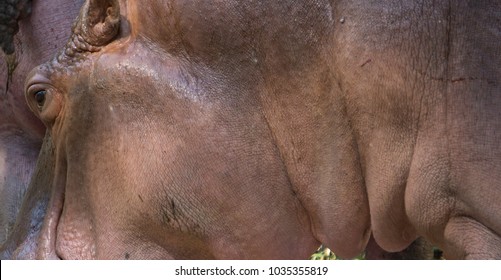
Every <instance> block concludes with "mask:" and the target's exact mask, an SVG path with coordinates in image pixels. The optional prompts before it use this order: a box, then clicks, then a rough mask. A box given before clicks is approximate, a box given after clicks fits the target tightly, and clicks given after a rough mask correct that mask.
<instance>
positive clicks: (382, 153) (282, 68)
mask: <svg viewBox="0 0 501 280" xmlns="http://www.w3.org/2000/svg"><path fill="white" fill-rule="evenodd" d="M500 9H501V4H500V3H498V1H488V0H482V1H475V2H473V1H471V2H468V1H460V3H458V2H455V1H445V2H444V1H442V2H438V1H428V0H420V1H410V0H409V1H334V0H332V1H327V0H318V1H290V2H289V1H249V2H241V1H221V2H218V3H217V5H215V4H213V3H206V2H204V1H169V0H163V1H162V0H156V1H150V2H148V5H144V3H143V4H141V3H140V2H139V1H112V0H109V1H91V0H89V1H87V2H85V4H84V5H83V7H82V9H81V11H80V15H79V17H78V19H77V22H76V24H75V25H74V26H73V29H72V34H71V36H70V39H69V41H68V43H67V44H66V46H65V47H64V48H62V49H61V51H60V52H59V53H58V54H57V56H56V57H55V58H54V59H52V60H50V61H48V62H46V63H44V64H42V65H40V66H38V67H36V68H34V69H33V70H32V71H31V72H30V74H28V76H27V79H26V82H25V84H24V90H25V97H26V101H27V104H28V106H29V107H30V108H31V110H32V111H33V113H34V114H35V115H36V116H37V117H38V118H39V119H40V120H41V121H42V122H43V123H44V125H45V126H46V127H47V134H46V136H45V138H44V143H43V147H42V149H41V154H40V156H39V158H38V162H37V166H36V171H35V172H34V175H33V177H32V179H31V182H30V186H29V188H28V191H27V194H26V199H25V202H24V203H23V205H22V207H21V209H20V214H19V216H18V223H17V224H16V226H15V227H14V229H13V231H14V232H15V234H11V235H10V237H9V239H8V240H7V242H6V243H5V244H4V245H3V247H2V251H1V253H0V256H1V257H2V258H40V259H123V258H126V259H128V258H133V259H171V258H176V259H186V258H217V259H283V258H299V259H304V258H307V257H308V255H309V254H311V252H313V250H314V249H315V248H316V247H318V245H319V244H320V243H322V244H325V245H326V246H327V247H329V248H331V249H332V250H333V251H334V252H336V254H338V255H340V256H341V257H342V258H351V257H354V256H355V255H357V254H358V253H359V252H361V251H362V250H364V248H365V247H366V246H367V244H368V243H369V248H372V247H373V246H374V243H375V246H376V248H379V247H381V248H382V249H383V250H385V251H389V252H397V251H401V250H404V249H405V248H406V247H408V246H409V245H410V244H411V243H413V242H414V241H415V240H416V238H418V237H423V238H425V239H426V240H428V241H429V242H431V243H433V244H436V245H437V246H439V247H440V248H442V249H443V250H444V256H445V257H446V258H452V259H454V258H459V259H462V258H466V259H491V258H494V259H499V258H501V216H500V214H499V213H501V204H500V203H498V202H499V201H501V189H500V182H501V177H500V176H501V175H499V174H501V146H500V145H499V143H501V132H500V131H501V110H500V108H501V96H500V94H499V93H500V87H501V86H500V83H499V82H500V80H499V79H500V78H499V77H501V75H500V74H501V73H499V72H500V71H501V70H500V69H501V68H499V66H498V65H500V63H501V61H500V60H501V57H500V56H499V49H500V47H501V40H499V39H501V38H500V37H501V30H500V29H499V24H498V22H499V21H500V20H501V18H500V17H501V15H500V14H499V13H497V12H496V11H499V10H500ZM30 225H31V226H30ZM371 235H372V236H373V238H374V239H373V240H371V241H370V242H369V238H370V237H371ZM415 244H418V245H417V246H421V245H420V244H421V243H419V242H417V243H415ZM413 246H414V245H413ZM376 250H377V249H376ZM374 255H377V254H374ZM376 258H377V257H376ZM383 258H384V257H383Z"/></svg>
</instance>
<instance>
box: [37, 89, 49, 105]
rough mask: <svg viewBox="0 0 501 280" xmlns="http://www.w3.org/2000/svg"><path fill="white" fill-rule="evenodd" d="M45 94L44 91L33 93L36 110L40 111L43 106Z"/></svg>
mask: <svg viewBox="0 0 501 280" xmlns="http://www.w3.org/2000/svg"><path fill="white" fill-rule="evenodd" d="M46 94H47V91H46V90H39V91H37V92H35V101H36V102H37V105H38V108H39V109H41V108H42V107H43V105H44V104H45V95H46Z"/></svg>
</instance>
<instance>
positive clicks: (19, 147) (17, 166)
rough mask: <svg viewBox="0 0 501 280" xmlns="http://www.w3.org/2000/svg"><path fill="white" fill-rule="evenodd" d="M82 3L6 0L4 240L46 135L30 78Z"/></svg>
mask: <svg viewBox="0 0 501 280" xmlns="http://www.w3.org/2000/svg"><path fill="white" fill-rule="evenodd" d="M82 2H83V1H67V0H64V1H63V0H50V1H36V2H35V3H33V5H31V1H22V0H21V1H17V0H13V1H10V0H9V1H1V3H0V42H1V47H2V48H3V52H2V51H0V243H3V241H5V239H6V238H7V235H8V233H9V232H10V230H11V229H12V227H13V225H14V222H15V218H16V215H17V213H18V211H19V208H20V206H21V203H22V200H23V198H24V193H25V191H26V189H27V187H28V184H29V181H30V178H31V175H32V173H33V170H34V169H35V164H36V161H37V157H38V154H39V152H40V147H41V143H42V138H43V136H44V134H45V132H44V131H45V126H44V125H43V123H42V122H40V120H39V119H38V118H37V117H36V116H35V115H33V113H32V112H31V111H30V109H29V107H28V105H27V104H26V99H25V97H24V80H25V78H26V76H27V74H28V73H29V72H30V71H31V70H32V69H33V67H35V66H37V65H39V64H40V63H43V62H45V61H47V60H49V59H51V58H52V57H54V55H55V54H56V53H57V51H58V50H60V49H61V48H62V47H63V46H64V44H65V43H66V41H67V40H68V39H67V38H68V37H69V36H70V34H71V24H72V22H73V21H74V19H75V17H76V16H77V14H78V11H79V9H80V6H81V3H82ZM7 45H9V46H7ZM14 46H15V47H14Z"/></svg>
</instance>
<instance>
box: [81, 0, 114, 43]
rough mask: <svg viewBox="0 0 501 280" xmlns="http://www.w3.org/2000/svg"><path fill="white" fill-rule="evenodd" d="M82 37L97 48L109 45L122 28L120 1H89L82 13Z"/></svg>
mask: <svg viewBox="0 0 501 280" xmlns="http://www.w3.org/2000/svg"><path fill="white" fill-rule="evenodd" d="M77 24H78V25H80V26H79V27H80V32H81V33H80V36H82V39H83V40H84V41H85V42H86V43H88V44H90V45H92V46H95V47H98V46H104V45H106V44H108V43H109V42H110V41H111V40H112V39H113V38H114V37H115V36H116V35H117V33H118V29H119V27H120V4H119V2H118V0H87V1H86V2H85V4H84V6H83V7H82V9H81V11H80V20H79V22H78V23H77Z"/></svg>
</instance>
